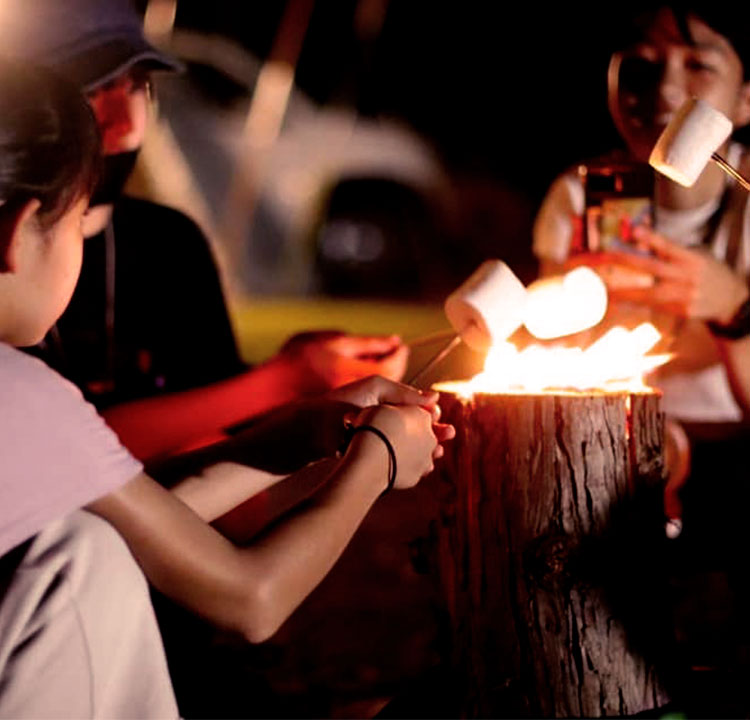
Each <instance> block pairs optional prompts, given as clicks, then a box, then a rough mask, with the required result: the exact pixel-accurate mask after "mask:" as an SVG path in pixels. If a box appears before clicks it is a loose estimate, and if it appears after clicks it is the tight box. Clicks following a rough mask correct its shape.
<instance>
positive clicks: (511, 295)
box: [445, 260, 526, 351]
mask: <svg viewBox="0 0 750 720" xmlns="http://www.w3.org/2000/svg"><path fill="white" fill-rule="evenodd" d="M525 306H526V288H525V287H524V286H523V283H522V282H521V281H520V280H519V279H518V278H517V277H516V275H515V273H514V272H513V271H512V270H511V269H510V268H509V267H508V266H507V265H506V264H505V263H504V262H502V260H486V261H485V262H483V263H482V264H481V265H480V266H479V267H478V268H477V270H476V271H475V272H474V273H473V274H472V275H471V276H470V277H469V279H468V280H466V281H465V282H464V283H463V284H462V285H461V286H460V287H459V288H458V289H456V290H454V291H453V292H452V293H451V294H450V295H449V296H448V298H447V300H446V301H445V315H446V317H447V318H448V321H449V322H450V324H451V325H452V326H453V328H454V330H455V331H456V332H457V333H458V334H459V335H460V336H461V339H462V340H463V341H464V342H465V343H466V344H467V345H468V346H469V347H471V348H472V349H474V350H479V351H484V350H487V348H489V347H490V345H492V344H493V343H498V342H502V341H504V340H506V339H507V338H508V337H510V336H511V335H512V334H513V333H514V332H515V331H516V330H517V329H518V328H519V327H521V325H522V324H523V318H524V311H525Z"/></svg>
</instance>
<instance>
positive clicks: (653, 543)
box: [438, 392, 669, 717]
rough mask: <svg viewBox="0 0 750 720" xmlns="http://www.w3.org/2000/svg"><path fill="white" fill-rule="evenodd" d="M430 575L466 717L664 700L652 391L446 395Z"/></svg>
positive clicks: (634, 706) (657, 421)
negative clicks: (447, 438)
mask: <svg viewBox="0 0 750 720" xmlns="http://www.w3.org/2000/svg"><path fill="white" fill-rule="evenodd" d="M440 403H441V407H442V409H443V417H444V418H445V420H446V422H450V423H453V424H454V425H455V426H456V430H457V436H456V439H455V440H454V441H453V442H452V443H449V444H447V445H446V458H445V461H444V462H443V463H442V464H441V466H440V469H439V470H438V473H439V475H440V479H441V480H442V481H444V482H442V483H441V488H442V490H443V492H442V496H443V500H442V512H441V518H440V527H439V530H438V544H439V558H440V559H439V563H440V575H441V580H442V585H443V589H444V592H445V597H446V601H447V604H448V609H449V612H450V616H451V622H452V627H453V635H454V644H455V648H454V654H455V662H456V664H457V666H458V667H459V669H460V671H461V673H462V674H463V677H464V678H465V684H466V706H465V713H466V714H467V715H469V716H485V717H486V716H492V717H500V716H516V717H519V716H534V717H538V716H544V717H551V716H557V717H580V716H587V717H591V716H606V715H630V714H635V713H638V712H642V711H645V710H649V709H652V708H655V707H659V706H661V705H664V704H665V703H666V702H667V699H668V698H667V692H666V690H665V683H664V677H663V675H662V674H661V672H660V667H661V666H662V665H664V664H665V662H666V661H665V654H666V652H667V646H668V641H667V635H668V628H669V624H668V622H667V618H666V616H665V612H664V608H663V604H662V603H661V600H662V599H663V597H664V588H663V586H662V584H661V581H660V579H659V578H660V577H661V575H660V572H659V567H658V558H659V552H658V548H659V546H660V543H661V542H662V539H663V536H664V533H663V510H662V501H661V498H662V488H663V474H664V463H663V433H664V429H663V426H664V418H663V415H662V413H661V412H660V410H659V396H658V395H656V394H648V393H644V394H626V393H621V394H592V395H584V394H570V395H566V394H558V395H512V394H509V395H481V394H480V395H476V396H475V397H474V398H473V399H471V400H463V399H460V398H459V397H457V396H456V395H453V394H452V393H446V392H443V393H442V396H441V401H440Z"/></svg>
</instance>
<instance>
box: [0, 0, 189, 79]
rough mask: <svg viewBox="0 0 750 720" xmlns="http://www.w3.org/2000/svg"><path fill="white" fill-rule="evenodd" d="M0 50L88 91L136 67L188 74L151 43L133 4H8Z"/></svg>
mask: <svg viewBox="0 0 750 720" xmlns="http://www.w3.org/2000/svg"><path fill="white" fill-rule="evenodd" d="M0 49H2V52H3V54H5V55H10V56H11V57H16V58H20V59H25V60H30V61H31V62H34V63H36V64H38V65H44V66H46V67H49V68H51V69H53V70H56V71H57V72H59V73H60V74H61V75H64V76H65V77H67V78H69V79H70V80H72V81H74V82H75V83H77V84H78V85H79V86H80V87H81V88H82V89H83V90H86V91H90V90H94V89H96V88H97V87H99V86H100V85H104V84H105V83H107V82H109V81H110V80H112V79H113V78H115V77H117V76H118V75H120V74H122V73H123V72H125V71H127V70H129V69H130V68H131V67H133V66H134V65H145V66H147V67H149V68H152V69H163V70H181V69H182V65H181V64H180V63H179V62H178V61H177V60H175V59H174V58H172V57H170V56H169V55H167V54H166V53H163V52H161V51H160V50H158V49H156V48H155V47H154V46H153V45H151V44H150V43H149V42H148V41H147V40H146V38H145V37H144V35H143V20H142V18H141V15H140V13H138V11H137V10H136V9H135V7H134V6H133V4H132V2H131V0H2V3H1V4H0Z"/></svg>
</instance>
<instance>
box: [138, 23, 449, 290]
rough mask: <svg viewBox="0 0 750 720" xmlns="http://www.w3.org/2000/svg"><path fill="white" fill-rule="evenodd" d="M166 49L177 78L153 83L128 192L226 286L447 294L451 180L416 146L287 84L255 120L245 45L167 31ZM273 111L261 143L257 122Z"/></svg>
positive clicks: (406, 136)
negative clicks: (181, 215) (206, 258)
mask: <svg viewBox="0 0 750 720" xmlns="http://www.w3.org/2000/svg"><path fill="white" fill-rule="evenodd" d="M166 49H168V50H169V51H171V52H172V53H173V54H174V55H176V56H177V57H179V58H180V59H182V60H183V61H184V62H185V64H186V67H187V72H186V73H184V74H182V75H164V76H159V77H157V78H156V93H157V100H158V107H159V113H158V114H159V117H158V119H157V122H155V123H153V124H152V130H151V131H150V133H149V136H148V138H147V140H146V143H145V145H144V150H143V152H142V154H141V158H140V160H139V168H138V171H137V172H136V174H135V176H134V178H133V182H132V183H131V185H130V188H129V190H130V191H131V192H132V193H134V194H140V195H146V196H148V197H152V198H154V199H157V200H159V201H161V202H164V203H165V204H169V205H172V206H177V207H179V208H180V209H182V210H183V211H185V212H187V213H188V214H189V215H191V216H193V217H194V218H195V219H196V220H197V221H198V222H199V223H200V224H201V225H202V226H203V227H204V229H205V230H206V232H207V234H208V235H209V236H210V237H211V238H212V240H213V242H214V249H215V250H216V254H217V257H218V259H219V264H220V266H221V270H222V274H223V275H224V277H225V281H226V283H227V286H228V288H229V291H230V292H236V293H240V294H245V295H286V296H289V295H301V296H310V295H316V294H328V295H335V296H348V297H374V298H420V299H430V298H433V299H434V298H438V297H440V296H441V294H443V293H444V292H446V291H448V290H449V289H450V287H451V284H452V283H453V282H454V280H455V275H456V272H455V268H456V263H457V262H458V260H457V257H456V256H457V255H460V253H459V250H458V246H457V243H455V241H454V237H455V235H454V232H453V230H452V228H453V226H454V222H455V221H454V218H452V217H451V213H452V210H453V208H452V200H451V191H450V183H449V182H448V179H447V176H446V173H445V171H444V169H443V167H442V166H441V163H440V160H439V158H438V156H437V154H436V153H435V152H434V151H433V149H432V148H431V147H430V145H429V144H428V143H427V142H426V141H425V140H424V139H422V138H421V137H419V136H418V135H417V134H416V133H415V132H413V131H412V130H410V129H409V128H408V127H407V126H406V125H405V124H403V123H399V122H397V121H395V120H389V119H374V118H369V117H368V118H365V117H362V116H360V115H358V114H357V113H356V111H355V110H353V109H351V108H345V107H331V106H321V105H318V104H317V103H316V102H314V101H313V100H311V99H310V98H309V97H308V96H306V95H305V94H304V93H303V92H302V91H300V90H299V89H298V88H297V87H295V86H293V85H291V86H290V87H289V88H288V97H287V98H286V102H279V101H276V102H275V104H274V98H273V93H274V88H273V82H272V83H271V93H270V94H271V99H270V100H268V99H267V100H266V107H265V109H263V108H261V111H260V118H261V119H260V121H258V120H257V118H256V119H255V120H253V114H252V113H253V103H254V102H256V100H257V93H258V92H261V91H263V90H262V87H261V79H260V78H261V77H262V74H263V69H264V64H263V63H262V62H261V61H260V60H258V58H256V57H255V56H253V55H252V54H251V53H250V52H249V51H248V50H247V49H245V48H244V47H242V46H241V45H240V44H238V43H237V42H235V41H234V40H232V39H231V38H228V37H224V36H220V35H205V34H202V33H201V32H200V31H197V30H185V29H179V28H174V29H173V31H172V32H171V35H170V39H169V42H168V44H167V45H166ZM277 80H279V78H277ZM283 83H284V78H283V77H281V78H280V87H281V89H280V90H276V93H277V96H278V93H279V92H284V88H283ZM278 84H279V83H278V82H277V85H278ZM267 87H268V83H267V85H266V88H267ZM265 95H266V97H268V95H269V93H268V90H267V89H266V90H265ZM279 107H281V113H282V118H281V119H280V120H278V132H277V133H276V134H275V135H274V136H273V137H271V139H270V140H268V139H267V138H264V137H263V132H264V128H263V123H265V124H266V125H268V122H269V121H268V118H267V116H268V115H269V114H270V115H272V114H273V113H274V112H279ZM264 112H265V116H264ZM271 122H273V121H271ZM253 123H254V127H253ZM258 127H260V130H258ZM253 129H255V130H256V132H255V133H253V132H251V130H253ZM238 213H239V214H238Z"/></svg>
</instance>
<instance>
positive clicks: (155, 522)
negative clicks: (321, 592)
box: [90, 439, 387, 642]
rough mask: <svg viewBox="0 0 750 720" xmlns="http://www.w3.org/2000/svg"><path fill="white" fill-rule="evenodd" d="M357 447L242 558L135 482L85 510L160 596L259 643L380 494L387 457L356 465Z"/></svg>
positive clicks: (360, 459)
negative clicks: (112, 534)
mask: <svg viewBox="0 0 750 720" xmlns="http://www.w3.org/2000/svg"><path fill="white" fill-rule="evenodd" d="M375 442H376V443H377V439H375ZM370 443H372V440H370ZM359 447H360V452H359V453H358V452H356V451H355V452H350V453H348V454H347V457H346V458H344V459H343V460H341V461H340V462H339V463H338V464H337V465H336V468H335V469H334V471H333V474H332V475H331V477H330V480H329V481H328V482H327V483H326V484H325V485H324V486H323V488H322V489H321V490H320V491H319V492H318V493H317V494H316V495H315V496H314V497H313V498H312V499H311V500H310V501H308V502H307V503H306V504H305V505H304V506H303V507H302V508H300V509H299V510H298V511H297V512H296V513H295V514H294V515H290V516H287V517H286V518H285V520H284V522H282V523H280V524H278V525H277V526H275V528H274V529H273V530H271V531H270V532H269V533H268V534H267V535H265V536H263V537H262V538H261V539H259V540H258V541H257V542H255V543H254V544H253V545H252V546H249V547H247V548H237V547H236V546H234V545H232V544H231V543H230V542H229V541H228V540H226V539H225V538H223V537H222V536H221V535H220V534H219V533H217V532H216V531H215V530H214V529H213V528H211V527H210V526H208V525H206V524H205V523H204V522H203V521H202V520H201V519H200V518H199V517H198V516H197V515H196V514H195V513H194V512H192V510H190V508H188V507H187V506H186V505H185V504H183V503H181V502H179V500H177V498H175V497H174V496H173V495H172V494H171V493H169V492H168V491H166V490H164V489H163V488H162V487H161V486H159V485H158V484H157V483H155V482H153V481H152V480H151V479H150V478H148V477H147V476H143V475H142V476H139V477H138V478H136V479H135V480H133V481H131V483H129V484H128V485H127V486H125V487H124V488H123V489H121V490H120V491H117V492H116V493H113V494H111V495H109V496H107V497H105V498H103V499H101V500H99V501H97V502H95V503H93V504H92V505H91V506H90V509H91V510H92V511H93V512H96V513H97V514H99V515H101V516H102V517H104V518H105V519H107V520H108V521H109V522H111V523H112V524H113V525H114V526H115V527H116V528H117V530H118V531H119V532H120V534H121V535H122V536H123V537H124V538H125V540H126V542H127V543H128V545H129V546H130V548H131V550H132V552H133V554H134V556H135V557H136V558H137V560H138V562H139V563H140V565H141V567H142V568H143V570H144V572H145V574H146V576H147V577H148V578H149V580H150V581H151V582H152V583H153V584H154V585H155V586H156V587H157V588H158V589H159V590H161V591H162V592H164V593H165V594H167V595H169V596H170V597H172V598H174V599H175V600H177V601H178V602H181V603H182V604H184V605H186V606H187V607H188V608H190V609H191V610H193V611H194V612H196V613H198V614H200V615H202V616H204V617H206V618H208V619H210V620H211V621H213V622H215V623H216V624H218V625H221V626H224V627H228V628H231V629H234V630H236V631H239V632H241V633H243V634H244V635H245V636H246V637H247V638H248V639H249V640H250V641H251V642H261V641H263V640H265V639H267V638H268V637H270V636H271V635H272V634H273V633H275V632H276V630H277V629H278V627H279V626H280V625H281V623H283V622H284V620H286V618H287V617H288V616H289V614H291V612H292V611H293V610H294V609H295V608H296V607H297V606H298V605H299V604H300V603H301V602H302V600H303V599H304V598H305V597H306V596H307V595H308V594H309V593H310V592H311V591H312V590H313V588H314V587H315V586H316V585H317V584H318V583H319V582H320V581H321V579H322V578H323V577H324V576H325V574H326V573H327V572H328V571H329V570H330V568H331V567H332V566H333V564H334V563H335V562H336V560H337V559H338V558H339V556H340V555H341V553H342V552H343V550H344V548H345V547H346V545H347V543H348V542H349V540H350V539H351V537H352V535H353V534H354V532H355V530H356V528H357V527H358V525H359V524H360V522H361V521H362V519H363V518H364V516H365V515H366V513H367V512H368V510H369V509H370V507H371V506H372V504H373V503H374V502H375V500H376V499H377V497H378V495H379V493H380V492H382V490H383V489H384V488H385V486H386V474H387V470H386V468H387V456H386V454H385V449H384V448H382V447H381V448H378V447H377V445H376V446H375V447H371V448H370V449H369V451H368V452H367V455H363V454H362V452H361V450H362V448H364V447H365V445H364V443H361V444H360V445H359Z"/></svg>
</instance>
